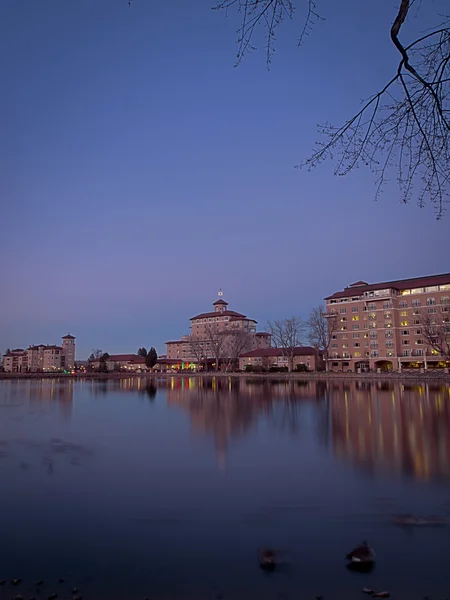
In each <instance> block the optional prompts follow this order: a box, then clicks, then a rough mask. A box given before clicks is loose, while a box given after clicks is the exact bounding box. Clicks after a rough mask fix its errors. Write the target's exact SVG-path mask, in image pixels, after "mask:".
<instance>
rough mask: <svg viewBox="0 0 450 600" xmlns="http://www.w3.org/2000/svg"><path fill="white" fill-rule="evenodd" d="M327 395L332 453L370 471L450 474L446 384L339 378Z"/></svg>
mask: <svg viewBox="0 0 450 600" xmlns="http://www.w3.org/2000/svg"><path fill="white" fill-rule="evenodd" d="M329 395H330V410H331V430H332V440H333V450H334V453H335V455H336V457H338V458H340V459H344V460H347V461H350V462H352V463H353V464H355V465H356V466H359V467H362V468H364V469H366V470H367V471H369V472H376V471H379V470H385V471H391V472H395V473H403V474H405V475H407V476H411V477H414V478H415V479H421V480H425V481H426V480H429V479H437V478H449V477H450V402H449V401H450V387H449V386H448V385H430V384H404V383H400V382H398V383H375V382H374V383H372V382H371V383H367V382H351V383H346V382H338V383H336V384H332V385H330V394H329Z"/></svg>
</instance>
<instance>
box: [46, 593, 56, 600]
mask: <svg viewBox="0 0 450 600" xmlns="http://www.w3.org/2000/svg"><path fill="white" fill-rule="evenodd" d="M57 597H58V594H51V595H50V596H49V597H48V598H47V600H55V599H56V598H57Z"/></svg>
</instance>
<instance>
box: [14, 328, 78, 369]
mask: <svg viewBox="0 0 450 600" xmlns="http://www.w3.org/2000/svg"><path fill="white" fill-rule="evenodd" d="M74 366H75V337H74V336H73V335H70V334H68V335H65V336H63V338H62V345H61V346H56V345H48V344H47V345H45V344H38V345H37V346H36V345H33V346H29V347H28V348H27V349H25V350H24V349H22V348H16V349H15V350H9V351H8V352H6V353H5V354H4V356H3V370H4V371H5V372H6V373H39V372H52V371H64V370H72V369H73V368H74Z"/></svg>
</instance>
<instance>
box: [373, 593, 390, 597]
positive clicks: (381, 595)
mask: <svg viewBox="0 0 450 600" xmlns="http://www.w3.org/2000/svg"><path fill="white" fill-rule="evenodd" d="M389 596H390V593H389V592H377V593H376V594H373V595H372V598H389Z"/></svg>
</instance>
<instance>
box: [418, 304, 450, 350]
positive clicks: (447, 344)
mask: <svg viewBox="0 0 450 600" xmlns="http://www.w3.org/2000/svg"><path fill="white" fill-rule="evenodd" d="M445 308H447V310H445ZM420 330H421V334H422V336H423V338H424V341H425V342H426V344H427V345H428V346H429V347H430V348H431V350H432V351H433V350H434V353H435V354H438V355H440V356H442V358H443V360H445V361H450V317H449V313H448V307H437V308H436V312H435V313H431V314H430V313H429V312H428V309H426V310H425V309H423V310H422V312H421V315H420Z"/></svg>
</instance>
